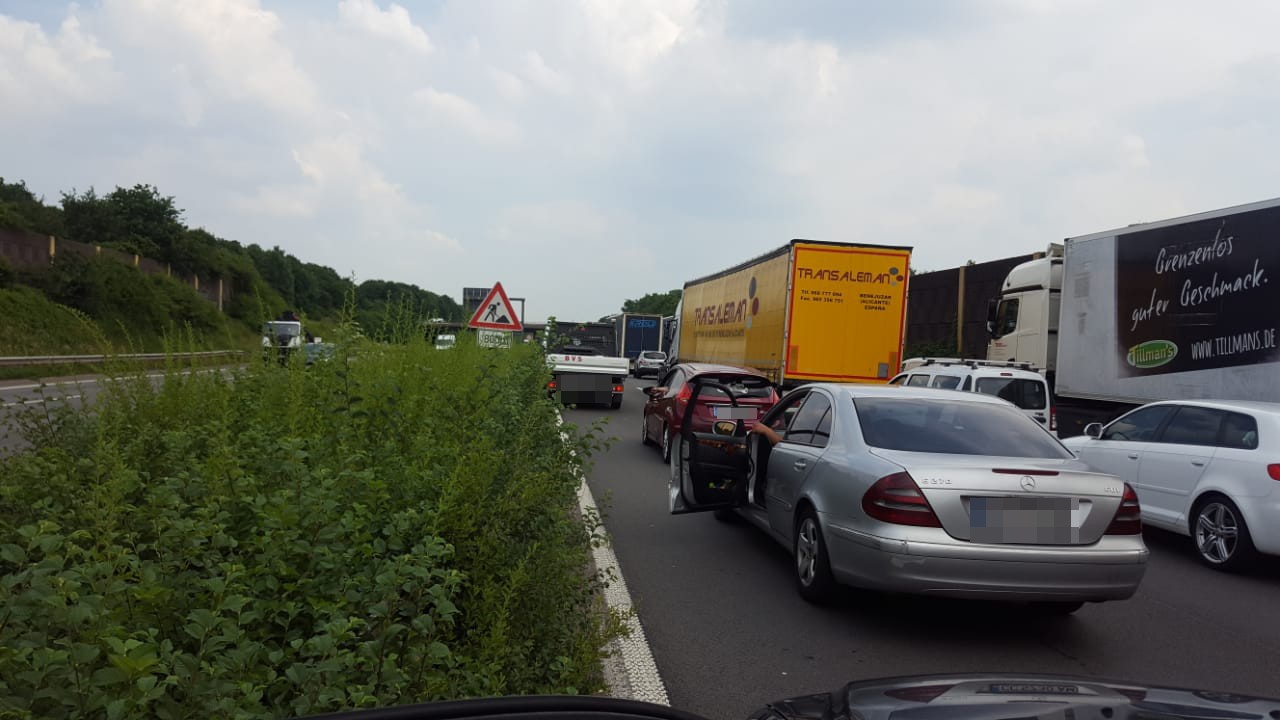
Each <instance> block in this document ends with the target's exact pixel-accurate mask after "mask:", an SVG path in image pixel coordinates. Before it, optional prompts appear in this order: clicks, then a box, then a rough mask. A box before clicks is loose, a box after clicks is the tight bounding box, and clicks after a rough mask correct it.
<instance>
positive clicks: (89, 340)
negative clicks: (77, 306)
mask: <svg viewBox="0 0 1280 720" xmlns="http://www.w3.org/2000/svg"><path fill="white" fill-rule="evenodd" d="M103 347H104V340H103V338H102V335H101V333H100V332H99V331H98V329H97V327H96V326H95V325H94V323H93V321H92V320H90V319H89V318H87V317H85V316H84V315H83V314H81V313H79V312H77V311H75V310H72V309H71V308H68V307H66V306H64V305H59V304H57V303H55V302H52V301H50V300H49V299H48V298H46V297H45V296H44V295H41V294H40V292H38V291H36V290H33V289H31V288H28V287H22V286H17V287H14V288H10V289H0V355H77V354H90V355H93V354H98V353H101V352H103Z"/></svg>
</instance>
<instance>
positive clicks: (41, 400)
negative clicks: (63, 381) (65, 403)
mask: <svg viewBox="0 0 1280 720" xmlns="http://www.w3.org/2000/svg"><path fill="white" fill-rule="evenodd" d="M80 397H82V396H81V395H80V394H79V393H77V394H75V395H59V396H57V397H51V398H36V399H35V400H23V401H21V402H8V403H5V404H4V405H0V407H16V406H18V405H39V404H40V403H45V402H49V401H51V400H78V399H80Z"/></svg>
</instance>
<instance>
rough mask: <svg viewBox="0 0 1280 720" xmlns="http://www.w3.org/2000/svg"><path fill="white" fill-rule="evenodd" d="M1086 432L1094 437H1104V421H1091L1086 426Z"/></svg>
mask: <svg viewBox="0 0 1280 720" xmlns="http://www.w3.org/2000/svg"><path fill="white" fill-rule="evenodd" d="M1084 434H1085V435H1088V436H1089V437H1091V438H1093V439H1095V440H1096V439H1098V438H1100V437H1102V423H1089V424H1088V425H1085V426H1084Z"/></svg>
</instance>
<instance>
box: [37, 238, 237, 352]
mask: <svg viewBox="0 0 1280 720" xmlns="http://www.w3.org/2000/svg"><path fill="white" fill-rule="evenodd" d="M23 281H24V282H25V283H26V284H28V285H31V286H33V287H36V288H38V289H40V290H41V291H43V292H44V293H45V295H47V296H48V297H49V298H50V299H51V300H53V301H54V302H57V303H61V304H62V305H66V306H68V307H71V308H75V309H77V310H79V311H81V312H83V313H85V314H86V315H88V316H90V317H92V318H93V319H94V320H95V321H97V323H98V325H99V326H100V327H101V328H102V329H103V331H104V332H105V334H106V335H107V337H108V338H109V339H111V340H112V341H114V342H115V343H116V344H118V345H122V346H123V345H137V346H140V347H139V348H136V349H158V348H159V347H160V346H161V344H162V341H163V338H164V337H165V336H166V335H171V334H173V333H176V332H181V331H184V330H185V329H186V328H190V329H191V330H192V331H194V332H195V334H196V336H197V337H199V338H201V339H202V340H204V339H207V340H208V341H209V342H210V343H212V344H215V345H221V344H223V340H224V339H225V338H226V337H227V335H228V332H229V328H228V325H227V321H226V318H224V317H223V316H222V314H221V313H219V312H218V309H217V307H215V306H214V304H213V303H211V302H209V301H208V300H206V299H205V298H203V297H202V296H201V295H200V294H199V293H197V292H196V291H195V290H194V289H193V288H191V287H188V286H186V285H184V284H183V283H180V282H178V281H177V280H174V279H173V278H169V277H166V276H163V275H148V274H146V273H143V272H141V271H139V270H138V269H137V268H134V267H132V266H130V265H127V264H125V263H122V262H119V261H118V260H115V259H112V258H106V257H93V258H86V257H82V256H80V255H76V254H74V253H66V254H61V255H58V256H57V258H56V259H55V260H54V262H52V263H50V264H49V266H48V267H43V268H38V269H34V270H28V271H25V273H24V276H23ZM206 344H208V343H206Z"/></svg>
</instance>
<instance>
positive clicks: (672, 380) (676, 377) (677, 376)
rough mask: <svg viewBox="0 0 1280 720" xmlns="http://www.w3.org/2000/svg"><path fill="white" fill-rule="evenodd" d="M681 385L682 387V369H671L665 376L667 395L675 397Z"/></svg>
mask: <svg viewBox="0 0 1280 720" xmlns="http://www.w3.org/2000/svg"><path fill="white" fill-rule="evenodd" d="M682 387H684V371H683V370H672V371H671V374H670V375H668V376H667V397H675V396H676V393H678V392H680V388H682Z"/></svg>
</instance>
